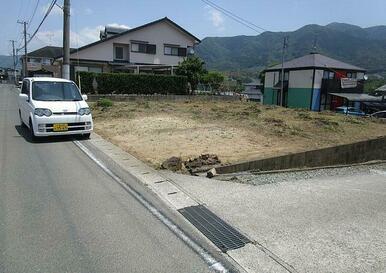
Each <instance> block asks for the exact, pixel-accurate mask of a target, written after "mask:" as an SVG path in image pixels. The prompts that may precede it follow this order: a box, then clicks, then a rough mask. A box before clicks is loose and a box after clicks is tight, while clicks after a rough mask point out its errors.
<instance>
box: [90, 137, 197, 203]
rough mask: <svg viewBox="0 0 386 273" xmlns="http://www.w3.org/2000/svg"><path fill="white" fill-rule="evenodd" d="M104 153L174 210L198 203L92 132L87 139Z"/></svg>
mask: <svg viewBox="0 0 386 273" xmlns="http://www.w3.org/2000/svg"><path fill="white" fill-rule="evenodd" d="M89 141H90V142H91V144H93V145H94V146H95V147H97V148H98V149H99V150H100V151H102V152H103V153H104V154H106V155H107V156H109V157H110V158H111V159H113V160H114V162H115V163H117V164H118V165H119V166H120V167H121V168H122V169H124V170H125V171H127V172H129V173H130V174H132V175H133V176H135V177H136V178H137V179H138V180H139V181H141V182H142V183H143V185H145V186H146V187H148V188H150V189H151V190H152V191H153V192H154V193H155V194H156V195H157V196H159V197H160V198H161V199H162V200H163V201H164V202H166V203H167V204H168V206H169V207H170V208H172V209H174V210H178V209H181V208H184V207H189V206H196V205H199V204H200V203H199V202H198V201H197V200H194V199H193V198H192V197H190V196H188V195H187V194H186V193H185V192H183V191H182V190H181V189H179V188H178V187H177V186H176V185H174V184H173V182H172V181H171V180H168V179H167V178H165V177H164V176H162V175H161V174H160V173H158V172H157V171H156V170H154V169H153V168H151V167H149V166H148V165H146V164H145V163H143V162H142V161H140V160H138V159H137V158H135V157H134V156H132V155H130V154H129V153H127V152H125V151H123V150H122V149H121V148H119V147H117V146H115V145H114V144H112V143H110V142H108V141H106V140H104V139H103V138H102V137H101V136H100V135H98V134H96V133H93V134H92V137H91V139H90V140H89Z"/></svg>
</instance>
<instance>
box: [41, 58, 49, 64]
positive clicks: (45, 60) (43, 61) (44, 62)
mask: <svg viewBox="0 0 386 273" xmlns="http://www.w3.org/2000/svg"><path fill="white" fill-rule="evenodd" d="M42 63H43V64H51V59H49V58H43V59H42Z"/></svg>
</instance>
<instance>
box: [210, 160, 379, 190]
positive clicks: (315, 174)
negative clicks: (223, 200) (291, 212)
mask: <svg viewBox="0 0 386 273" xmlns="http://www.w3.org/2000/svg"><path fill="white" fill-rule="evenodd" d="M379 172H381V173H383V172H384V173H385V174H386V163H382V164H375V165H358V166H351V167H341V168H327V169H317V170H307V171H293V172H281V173H270V174H254V173H252V172H243V173H237V174H227V175H220V176H217V177H216V179H218V180H223V181H231V182H235V183H241V184H250V185H255V186H258V185H265V184H272V183H280V182H288V181H299V180H308V179H312V178H323V177H326V178H327V177H340V176H341V177H343V176H347V175H355V174H371V173H379Z"/></svg>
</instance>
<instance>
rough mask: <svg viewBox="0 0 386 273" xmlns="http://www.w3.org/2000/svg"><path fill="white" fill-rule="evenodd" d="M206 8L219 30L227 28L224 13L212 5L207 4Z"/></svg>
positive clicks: (210, 18) (213, 23)
mask: <svg viewBox="0 0 386 273" xmlns="http://www.w3.org/2000/svg"><path fill="white" fill-rule="evenodd" d="M205 9H206V10H207V14H208V18H209V20H210V21H211V22H212V25H213V26H214V27H215V28H216V29H217V30H219V31H223V30H225V27H224V21H225V20H224V16H223V14H222V13H221V12H220V11H218V10H216V9H214V8H212V7H210V6H205Z"/></svg>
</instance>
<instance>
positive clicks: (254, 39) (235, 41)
mask: <svg viewBox="0 0 386 273" xmlns="http://www.w3.org/2000/svg"><path fill="white" fill-rule="evenodd" d="M286 36H287V37H288V47H287V49H286V55H285V59H286V60H290V59H293V58H296V57H300V56H303V55H305V54H308V53H310V52H312V51H317V52H318V53H321V54H324V55H327V56H329V57H332V58H336V59H338V60H341V61H344V62H347V63H350V64H353V65H356V66H360V67H363V68H365V69H367V71H368V73H369V74H383V75H386V26H375V27H368V28H361V27H359V26H355V25H350V24H344V23H331V24H328V25H326V26H320V25H315V24H313V25H306V26H304V27H302V28H300V29H298V30H295V31H291V32H268V31H267V32H264V33H262V34H260V35H256V36H234V37H207V38H204V39H203V40H202V42H201V44H199V45H198V47H197V50H196V53H197V55H198V56H200V57H201V58H202V59H203V60H204V61H205V63H206V66H207V68H208V69H210V70H219V71H247V72H253V73H256V72H258V71H260V70H263V69H264V68H265V67H267V66H270V65H273V64H277V63H280V62H281V57H282V47H283V39H284V37H286ZM0 67H12V57H11V56H0Z"/></svg>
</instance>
